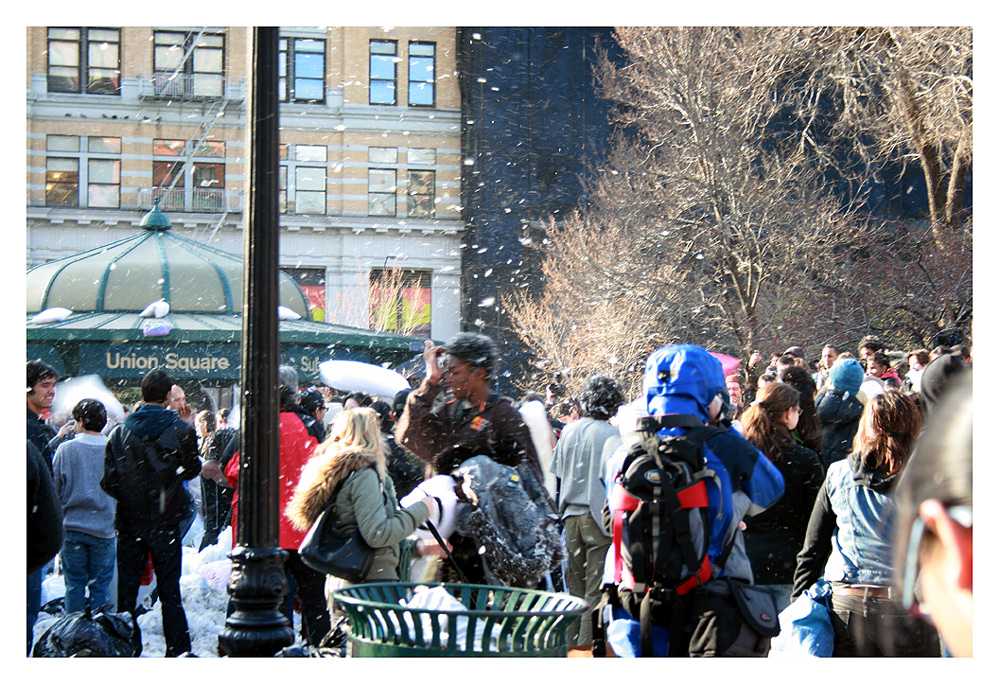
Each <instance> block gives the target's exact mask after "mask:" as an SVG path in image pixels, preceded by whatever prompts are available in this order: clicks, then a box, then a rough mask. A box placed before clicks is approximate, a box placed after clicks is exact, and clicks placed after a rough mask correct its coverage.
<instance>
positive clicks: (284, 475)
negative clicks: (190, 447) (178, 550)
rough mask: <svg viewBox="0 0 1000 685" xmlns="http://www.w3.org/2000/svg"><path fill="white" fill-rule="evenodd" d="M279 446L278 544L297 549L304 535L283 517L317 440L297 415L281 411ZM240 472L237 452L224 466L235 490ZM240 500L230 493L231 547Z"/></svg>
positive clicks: (234, 538)
mask: <svg viewBox="0 0 1000 685" xmlns="http://www.w3.org/2000/svg"><path fill="white" fill-rule="evenodd" d="M278 444H279V454H280V456H279V461H280V466H279V471H278V506H279V507H280V508H279V510H278V511H279V517H278V545H279V546H280V547H281V549H292V550H297V549H298V548H299V545H300V544H302V538H303V537H305V532H304V531H300V530H296V529H295V528H293V527H292V524H291V523H290V522H289V520H288V518H287V517H286V516H285V507H286V506H287V505H288V502H289V500H291V499H292V494H293V493H294V492H295V486H296V485H298V483H299V475H300V474H301V473H302V467H303V466H305V464H306V462H307V461H309V459H310V458H312V456H313V452H314V451H315V450H316V447H317V446H318V445H319V443H318V442H317V441H316V438H314V437H313V436H311V435H309V433H308V431H306V426H305V424H304V423H302V419H300V418H299V417H298V416H296V414H295V413H294V412H290V411H287V412H285V411H283V412H281V415H280V423H279V426H278ZM239 473H240V453H239V452H237V453H236V454H234V455H233V458H232V459H230V460H229V463H228V464H227V465H226V478H227V479H228V480H229V484H230V485H232V486H233V487H234V488H235V487H237V484H238V480H239ZM239 497H240V491H239V490H238V489H237V490H236V492H235V493H233V518H232V521H233V544H234V545H235V544H236V511H237V509H236V507H237V502H238V501H239Z"/></svg>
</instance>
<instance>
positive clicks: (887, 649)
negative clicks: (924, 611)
mask: <svg viewBox="0 0 1000 685" xmlns="http://www.w3.org/2000/svg"><path fill="white" fill-rule="evenodd" d="M830 619H831V621H832V622H833V632H834V638H833V656H836V657H841V656H846V657H856V656H906V657H917V656H929V657H939V656H941V644H940V642H939V639H938V636H937V631H935V630H934V628H932V627H931V626H929V625H927V624H926V623H924V622H923V621H922V620H920V619H919V618H915V617H913V616H910V615H909V614H908V613H906V611H905V610H904V609H902V608H901V607H899V606H898V605H897V604H895V603H893V602H892V601H891V600H888V599H875V598H871V597H869V598H867V599H865V598H864V597H843V596H838V595H834V596H833V611H832V612H830Z"/></svg>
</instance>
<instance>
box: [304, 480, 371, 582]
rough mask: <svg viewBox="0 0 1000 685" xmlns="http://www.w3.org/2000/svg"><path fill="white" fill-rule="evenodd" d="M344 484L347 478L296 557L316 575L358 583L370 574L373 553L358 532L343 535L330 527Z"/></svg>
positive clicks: (337, 489) (316, 521) (338, 487)
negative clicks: (316, 573)
mask: <svg viewBox="0 0 1000 685" xmlns="http://www.w3.org/2000/svg"><path fill="white" fill-rule="evenodd" d="M348 478H350V475H349V476H348ZM346 481H347V478H345V479H344V480H342V481H340V483H338V484H337V488H336V490H334V493H333V497H332V498H331V501H330V504H328V505H327V507H326V509H324V510H323V513H322V514H320V515H319V517H318V518H317V519H316V520H315V521H313V524H312V526H310V527H309V532H307V533H306V536H305V537H304V538H303V539H302V544H301V545H299V557H300V558H301V559H302V562H303V563H304V564H305V565H306V566H308V567H309V568H311V569H313V570H315V571H319V572H320V573H325V574H327V575H330V576H336V577H337V578H343V579H344V580H346V581H347V582H348V583H360V582H362V581H364V579H365V578H366V577H367V576H368V572H369V571H370V570H371V567H372V560H373V559H374V558H375V550H374V549H372V548H371V547H370V546H369V545H368V543H367V542H365V541H364V538H362V537H361V533H360V531H358V529H355V530H354V532H353V533H343V532H341V531H340V530H338V529H337V528H336V527H335V526H334V524H333V520H334V511H335V510H336V504H337V494H338V493H339V492H340V488H341V486H343V484H344V483H345V482H346Z"/></svg>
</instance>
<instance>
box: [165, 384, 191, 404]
mask: <svg viewBox="0 0 1000 685" xmlns="http://www.w3.org/2000/svg"><path fill="white" fill-rule="evenodd" d="M186 406H187V394H186V393H185V392H184V388H182V387H181V386H179V385H175V386H174V387H172V388H171V389H170V404H169V405H168V408H169V409H174V410H179V409H182V408H184V407H186Z"/></svg>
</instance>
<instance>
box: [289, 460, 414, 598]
mask: <svg viewBox="0 0 1000 685" xmlns="http://www.w3.org/2000/svg"><path fill="white" fill-rule="evenodd" d="M369 467H370V468H369ZM341 481H343V483H344V484H343V486H342V487H341V488H340V491H339V492H336V490H337V485H338V484H339V483H340V482H341ZM335 492H336V502H335V507H336V509H335V514H334V524H335V525H336V527H337V529H338V530H340V531H342V532H345V533H351V532H353V531H355V530H358V531H359V532H360V533H361V537H362V538H364V540H365V542H367V543H368V544H369V545H370V546H371V547H373V548H374V549H375V550H376V554H375V559H374V560H373V562H372V569H371V571H370V572H369V574H368V577H367V578H366V579H365V580H396V579H398V577H399V576H398V573H397V570H396V567H397V565H398V564H399V543H400V542H402V541H403V540H404V539H406V537H407V536H409V535H410V534H411V533H413V531H414V530H415V529H416V528H417V526H419V525H420V524H422V523H424V522H425V521H426V520H427V519H428V517H429V516H430V512H429V511H428V509H427V505H425V504H424V503H423V502H417V503H415V504H411V505H410V506H409V507H407V508H406V509H400V508H399V505H398V504H397V500H396V490H395V487H394V486H393V483H392V478H391V477H390V476H388V475H386V474H385V465H384V463H383V464H376V460H375V455H374V454H369V453H364V452H340V453H333V454H331V453H329V452H328V453H326V454H324V455H321V456H318V457H314V458H313V459H312V460H311V461H310V462H309V463H308V464H307V465H306V467H305V468H304V469H303V470H302V478H301V480H300V481H299V485H298V487H297V488H296V492H295V495H293V497H292V499H291V501H290V502H289V503H288V507H287V508H286V510H285V513H286V514H287V516H288V519H289V520H290V521H291V523H292V525H293V526H295V527H296V528H298V529H299V530H308V529H309V527H310V526H311V525H312V523H313V521H315V520H316V519H317V518H318V517H319V515H320V514H321V513H323V510H324V509H325V508H326V506H327V505H328V504H329V503H330V502H331V501H332V500H333V496H334V493H335Z"/></svg>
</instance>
